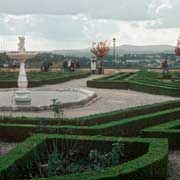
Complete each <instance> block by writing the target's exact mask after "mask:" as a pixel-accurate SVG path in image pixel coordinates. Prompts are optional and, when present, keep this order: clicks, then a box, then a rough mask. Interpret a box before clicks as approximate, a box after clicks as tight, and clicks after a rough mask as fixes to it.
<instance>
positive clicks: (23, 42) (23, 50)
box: [18, 36, 26, 53]
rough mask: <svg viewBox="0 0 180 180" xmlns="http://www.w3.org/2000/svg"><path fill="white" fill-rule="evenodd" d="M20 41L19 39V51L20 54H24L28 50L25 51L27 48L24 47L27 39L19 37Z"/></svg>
mask: <svg viewBox="0 0 180 180" xmlns="http://www.w3.org/2000/svg"><path fill="white" fill-rule="evenodd" d="M18 39H19V43H18V51H19V52H20V53H23V52H25V51H26V50H25V47H24V45H25V37H23V36H20V37H18Z"/></svg>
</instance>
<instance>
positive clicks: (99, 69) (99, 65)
mask: <svg viewBox="0 0 180 180" xmlns="http://www.w3.org/2000/svg"><path fill="white" fill-rule="evenodd" d="M97 68H98V74H102V68H103V67H102V60H98V61H97Z"/></svg>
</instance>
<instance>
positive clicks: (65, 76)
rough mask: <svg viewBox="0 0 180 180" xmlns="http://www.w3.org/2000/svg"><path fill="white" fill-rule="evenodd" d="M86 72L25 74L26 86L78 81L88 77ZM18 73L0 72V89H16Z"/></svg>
mask: <svg viewBox="0 0 180 180" xmlns="http://www.w3.org/2000/svg"><path fill="white" fill-rule="evenodd" d="M89 75H90V73H87V72H72V73H61V72H30V73H27V78H28V81H29V82H28V86H29V87H37V86H42V85H45V84H56V83H61V82H64V81H69V80H72V79H79V78H84V77H87V76H89ZM17 79H18V73H16V72H0V88H14V87H17Z"/></svg>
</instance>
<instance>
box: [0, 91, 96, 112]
mask: <svg viewBox="0 0 180 180" xmlns="http://www.w3.org/2000/svg"><path fill="white" fill-rule="evenodd" d="M16 92H17V91H16V90H14V91H12V90H9V91H8V90H7V91H0V111H43V110H50V105H52V99H57V100H58V101H61V103H62V107H63V108H69V107H77V106H82V105H85V104H86V103H88V102H90V101H91V100H93V99H94V98H96V97H97V96H96V94H95V92H93V91H90V90H86V89H82V88H79V89H78V88H73V89H71V88H67V89H58V90H55V91H43V90H40V91H33V90H32V91H31V94H30V96H31V103H30V104H24V103H22V104H20V103H19V104H17V103H16V102H15V100H14V99H15V98H14V96H15V95H16Z"/></svg>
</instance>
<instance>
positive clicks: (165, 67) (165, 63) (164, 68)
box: [162, 59, 169, 74]
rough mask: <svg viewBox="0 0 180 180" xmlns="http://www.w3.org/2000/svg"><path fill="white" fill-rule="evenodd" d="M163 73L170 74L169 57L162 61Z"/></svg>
mask: <svg viewBox="0 0 180 180" xmlns="http://www.w3.org/2000/svg"><path fill="white" fill-rule="evenodd" d="M162 69H163V74H166V73H167V74H169V65H168V61H167V59H165V60H164V61H163V62H162Z"/></svg>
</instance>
